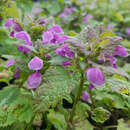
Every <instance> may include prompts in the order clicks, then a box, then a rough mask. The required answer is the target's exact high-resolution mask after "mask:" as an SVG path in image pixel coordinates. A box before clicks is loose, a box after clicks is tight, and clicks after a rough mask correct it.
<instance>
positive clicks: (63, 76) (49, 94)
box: [36, 66, 78, 111]
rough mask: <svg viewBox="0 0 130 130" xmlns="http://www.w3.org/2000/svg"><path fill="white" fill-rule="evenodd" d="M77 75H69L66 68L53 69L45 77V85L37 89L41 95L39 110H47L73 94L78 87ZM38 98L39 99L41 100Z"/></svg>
mask: <svg viewBox="0 0 130 130" xmlns="http://www.w3.org/2000/svg"><path fill="white" fill-rule="evenodd" d="M72 76H73V77H72ZM75 76H77V75H73V74H69V72H68V71H67V70H65V69H64V67H61V66H56V67H51V68H50V69H49V70H48V71H47V72H46V73H45V75H44V83H43V84H42V85H41V86H40V87H39V88H38V89H37V91H36V92H37V93H38V94H40V95H39V97H40V99H39V100H40V104H38V109H41V108H42V110H43V111H45V110H47V109H48V108H49V107H50V106H52V107H55V106H56V104H57V103H58V102H59V101H61V100H62V99H63V98H64V97H65V98H66V96H67V95H69V94H70V93H71V91H72V90H73V89H74V88H75V87H76V86H77V81H78V80H77V77H78V76H77V77H75ZM39 97H38V98H39Z"/></svg>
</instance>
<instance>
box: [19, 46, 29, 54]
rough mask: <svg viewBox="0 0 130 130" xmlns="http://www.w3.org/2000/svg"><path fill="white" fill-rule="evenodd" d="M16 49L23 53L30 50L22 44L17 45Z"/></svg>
mask: <svg viewBox="0 0 130 130" xmlns="http://www.w3.org/2000/svg"><path fill="white" fill-rule="evenodd" d="M18 50H19V51H21V52H22V53H25V54H30V53H31V50H30V49H29V48H27V47H25V46H23V45H19V46H18Z"/></svg>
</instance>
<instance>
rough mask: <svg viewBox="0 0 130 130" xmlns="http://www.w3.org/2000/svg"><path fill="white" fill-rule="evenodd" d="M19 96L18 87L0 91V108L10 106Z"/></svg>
mask: <svg viewBox="0 0 130 130" xmlns="http://www.w3.org/2000/svg"><path fill="white" fill-rule="evenodd" d="M18 96H19V89H18V87H16V86H8V87H5V88H4V89H3V90H1V91H0V106H4V105H6V104H8V105H10V104H11V103H12V102H13V101H15V100H16V99H17V97H18Z"/></svg>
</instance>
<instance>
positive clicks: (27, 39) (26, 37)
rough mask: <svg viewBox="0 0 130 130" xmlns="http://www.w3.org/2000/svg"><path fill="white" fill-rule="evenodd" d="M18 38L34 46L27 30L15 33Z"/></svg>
mask: <svg viewBox="0 0 130 130" xmlns="http://www.w3.org/2000/svg"><path fill="white" fill-rule="evenodd" d="M15 37H16V39H18V40H22V41H24V42H25V43H26V44H27V45H30V46H32V41H31V38H30V36H29V35H28V33H27V32H24V31H21V32H18V33H16V34H15Z"/></svg>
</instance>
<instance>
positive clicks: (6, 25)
mask: <svg viewBox="0 0 130 130" xmlns="http://www.w3.org/2000/svg"><path fill="white" fill-rule="evenodd" d="M13 24H14V20H13V19H12V18H10V19H8V20H7V21H6V23H5V24H4V26H5V27H7V28H9V27H11V26H13Z"/></svg>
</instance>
